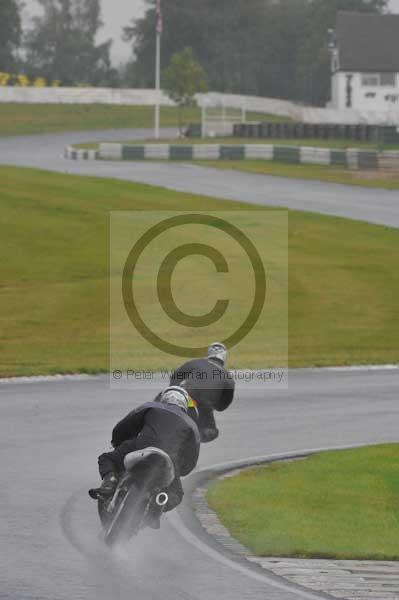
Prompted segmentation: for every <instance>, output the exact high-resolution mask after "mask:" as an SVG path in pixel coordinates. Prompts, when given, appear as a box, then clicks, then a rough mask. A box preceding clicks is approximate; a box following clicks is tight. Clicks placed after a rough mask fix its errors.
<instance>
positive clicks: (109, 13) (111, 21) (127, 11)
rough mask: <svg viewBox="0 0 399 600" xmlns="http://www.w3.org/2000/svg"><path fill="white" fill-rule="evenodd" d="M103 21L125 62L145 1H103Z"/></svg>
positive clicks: (396, 4) (32, 2)
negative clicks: (129, 31)
mask: <svg viewBox="0 0 399 600" xmlns="http://www.w3.org/2000/svg"><path fill="white" fill-rule="evenodd" d="M101 3H102V11H103V21H104V23H105V27H104V28H103V30H102V34H101V39H104V38H105V39H108V38H112V39H113V40H114V43H113V45H112V58H113V61H114V62H115V63H118V62H120V61H123V60H125V59H126V58H128V57H129V55H130V46H129V44H126V43H124V42H122V41H121V39H120V38H121V33H122V27H123V26H124V25H126V24H127V23H128V22H129V21H130V20H131V19H132V17H139V16H141V15H142V14H143V11H144V0H127V1H126V0H101ZM389 4H390V9H391V10H392V11H395V12H398V13H399V0H390V3H389ZM25 6H26V8H25V16H26V17H28V15H29V14H33V13H34V11H35V7H36V0H25Z"/></svg>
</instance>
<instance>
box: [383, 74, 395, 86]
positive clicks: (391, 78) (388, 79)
mask: <svg viewBox="0 0 399 600" xmlns="http://www.w3.org/2000/svg"><path fill="white" fill-rule="evenodd" d="M380 78H381V85H390V86H395V85H396V73H381V74H380Z"/></svg>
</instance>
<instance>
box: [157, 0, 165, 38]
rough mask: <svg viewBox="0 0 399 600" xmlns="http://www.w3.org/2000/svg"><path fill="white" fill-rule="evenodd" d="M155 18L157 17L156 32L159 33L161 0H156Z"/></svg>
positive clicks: (160, 30)
mask: <svg viewBox="0 0 399 600" xmlns="http://www.w3.org/2000/svg"><path fill="white" fill-rule="evenodd" d="M155 12H156V18H157V23H156V32H157V33H158V34H159V35H161V33H162V28H163V27H162V25H163V24H162V11H161V0H157V7H156V10H155Z"/></svg>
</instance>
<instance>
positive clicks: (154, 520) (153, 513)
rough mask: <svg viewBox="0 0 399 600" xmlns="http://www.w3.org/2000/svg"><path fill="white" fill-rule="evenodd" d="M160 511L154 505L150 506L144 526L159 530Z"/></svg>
mask: <svg viewBox="0 0 399 600" xmlns="http://www.w3.org/2000/svg"><path fill="white" fill-rule="evenodd" d="M161 515H162V509H161V508H160V507H159V506H157V505H156V504H155V503H154V504H151V506H150V507H149V510H148V512H147V516H146V519H145V524H146V525H147V527H150V528H151V529H160V527H161Z"/></svg>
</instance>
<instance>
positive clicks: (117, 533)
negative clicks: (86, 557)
mask: <svg viewBox="0 0 399 600" xmlns="http://www.w3.org/2000/svg"><path fill="white" fill-rule="evenodd" d="M124 468H125V470H124V472H123V473H122V474H121V476H120V478H119V481H118V484H117V486H116V489H115V492H114V495H113V496H112V498H108V499H105V498H102V497H99V498H98V501H97V506H98V513H99V517H100V521H101V524H102V526H103V530H104V540H105V543H106V544H107V545H108V546H113V545H115V544H117V543H118V544H120V543H125V542H127V541H128V540H129V539H130V538H131V537H133V536H134V535H136V534H137V533H138V532H139V531H140V530H141V529H144V527H146V526H148V525H149V522H150V519H154V517H155V519H157V518H158V519H159V518H160V516H161V515H162V512H163V510H164V508H165V506H166V504H167V503H168V500H169V497H168V494H167V492H166V491H165V490H167V489H168V487H169V486H170V484H171V483H172V481H173V480H174V478H175V469H174V466H173V462H172V459H171V458H170V456H169V455H168V454H167V453H166V452H164V451H163V450H160V449H159V448H153V447H149V448H145V449H143V450H136V451H135V452H130V453H129V454H127V455H126V456H125V459H124Z"/></svg>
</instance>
